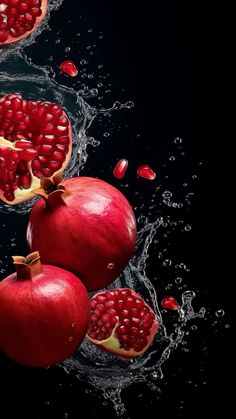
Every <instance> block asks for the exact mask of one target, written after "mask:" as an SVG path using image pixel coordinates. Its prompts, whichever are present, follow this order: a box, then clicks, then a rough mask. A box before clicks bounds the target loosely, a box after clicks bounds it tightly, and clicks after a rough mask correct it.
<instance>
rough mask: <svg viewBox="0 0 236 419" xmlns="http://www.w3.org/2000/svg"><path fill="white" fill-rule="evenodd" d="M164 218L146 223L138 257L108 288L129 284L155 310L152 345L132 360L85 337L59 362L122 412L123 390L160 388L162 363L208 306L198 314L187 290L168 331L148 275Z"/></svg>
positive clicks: (117, 410)
mask: <svg viewBox="0 0 236 419" xmlns="http://www.w3.org/2000/svg"><path fill="white" fill-rule="evenodd" d="M162 221H163V220H162V218H157V220H156V221H154V222H153V223H150V222H148V221H147V222H146V224H145V226H144V227H143V228H142V229H141V230H140V231H139V233H138V239H137V247H136V251H135V256H134V257H133V259H132V261H131V262H130V263H129V265H128V266H127V268H126V269H125V271H124V272H123V274H122V275H121V276H120V277H119V278H118V279H117V280H116V281H115V283H113V284H111V285H110V286H109V287H108V288H120V287H130V288H132V289H133V290H134V291H135V292H137V293H139V294H140V295H141V296H142V297H143V298H144V299H145V300H146V301H147V302H148V303H149V304H150V305H151V307H152V308H153V309H154V311H155V313H156V315H157V317H158V319H159V322H160V326H159V329H158V332H157V334H156V336H155V338H154V340H153V343H152V345H151V347H150V348H149V349H148V350H147V351H146V353H145V354H144V355H142V356H140V357H138V358H134V359H132V360H128V361H127V360H122V359H119V358H117V357H115V356H113V355H110V354H107V353H105V352H103V351H101V350H100V349H98V348H97V347H96V346H94V345H92V344H91V343H90V342H89V341H87V340H85V341H84V342H83V344H82V345H81V347H80V349H79V351H78V352H77V353H76V354H75V355H74V356H73V357H72V358H70V359H68V360H66V361H65V362H64V363H62V364H60V366H61V367H62V368H64V369H65V370H66V371H67V372H68V373H70V374H71V373H72V374H75V375H76V376H77V377H78V379H80V380H81V381H85V382H86V383H89V384H91V385H92V386H93V387H95V388H96V389H99V390H100V391H101V392H102V393H103V395H104V397H105V399H107V400H110V401H111V402H112V403H113V405H114V409H115V411H116V413H117V414H118V415H123V414H124V412H125V405H124V403H123V401H122V396H121V393H122V390H123V389H125V388H126V387H128V386H130V385H131V384H133V383H137V382H145V383H146V384H147V385H148V386H149V387H151V388H152V390H158V385H159V381H160V379H161V378H162V376H163V374H162V365H163V364H164V362H165V361H166V360H167V359H168V358H169V356H170V355H171V353H172V352H173V350H175V349H176V348H177V346H178V345H179V344H180V343H181V342H182V341H183V338H184V336H185V327H186V324H187V322H188V321H190V320H192V319H195V318H200V317H204V314H205V309H204V308H202V309H201V310H200V311H199V312H197V313H195V312H194V309H193V307H192V300H193V299H194V297H195V294H194V292H193V291H185V292H184V293H183V295H182V305H181V307H180V309H179V310H178V326H177V327H175V328H174V330H173V331H172V332H171V333H167V330H166V328H165V325H164V322H163V319H162V315H161V312H160V309H159V306H158V301H157V295H156V290H155V288H154V286H153V284H152V282H151V281H150V280H149V278H148V277H147V274H146V271H145V270H146V260H147V258H148V249H149V246H150V245H151V244H152V242H153V239H154V237H155V235H156V233H157V231H158V229H159V227H160V226H161V224H162Z"/></svg>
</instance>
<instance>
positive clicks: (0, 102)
mask: <svg viewBox="0 0 236 419" xmlns="http://www.w3.org/2000/svg"><path fill="white" fill-rule="evenodd" d="M71 143H72V129H71V124H70V121H69V119H68V117H67V115H66V113H65V112H64V110H63V109H62V108H61V107H60V106H58V105H57V104H55V103H52V102H46V101H42V102H32V101H27V100H25V99H23V98H22V96H21V95H19V94H8V95H5V96H3V97H1V98H0V199H2V200H3V201H4V202H6V203H7V204H9V205H15V204H18V203H20V202H23V201H26V200H29V199H32V198H34V197H35V196H36V195H35V193H34V192H33V190H34V189H36V188H39V187H40V184H41V179H42V178H49V179H50V178H52V177H53V176H55V175H60V174H62V172H63V170H64V169H65V167H66V166H67V164H68V162H69V159H70V155H71V149H72V145H71Z"/></svg>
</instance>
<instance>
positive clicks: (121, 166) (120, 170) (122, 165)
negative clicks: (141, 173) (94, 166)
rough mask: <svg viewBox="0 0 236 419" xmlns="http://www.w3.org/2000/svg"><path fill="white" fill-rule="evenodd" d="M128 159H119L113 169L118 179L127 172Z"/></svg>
mask: <svg viewBox="0 0 236 419" xmlns="http://www.w3.org/2000/svg"><path fill="white" fill-rule="evenodd" d="M128 164H129V162H128V160H126V159H121V160H119V161H118V163H117V165H116V166H115V168H114V170H113V175H114V176H115V178H116V179H122V178H123V177H124V175H125V173H126V170H127V168H128Z"/></svg>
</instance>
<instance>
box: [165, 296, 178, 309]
mask: <svg viewBox="0 0 236 419" xmlns="http://www.w3.org/2000/svg"><path fill="white" fill-rule="evenodd" d="M161 306H162V307H163V308H165V309H167V310H178V309H179V308H180V305H179V303H178V301H176V299H175V298H174V297H170V296H169V297H164V298H163V299H162V300H161Z"/></svg>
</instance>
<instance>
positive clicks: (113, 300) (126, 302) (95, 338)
mask: <svg viewBox="0 0 236 419" xmlns="http://www.w3.org/2000/svg"><path fill="white" fill-rule="evenodd" d="M90 307H91V309H90V325H89V329H88V332H87V338H88V339H89V340H90V342H92V343H94V344H95V345H97V346H98V347H99V348H101V349H104V350H106V351H108V352H110V353H111V354H113V355H117V356H119V357H121V358H133V357H136V356H139V355H142V354H143V353H144V352H145V351H146V350H147V348H148V347H149V346H150V344H151V342H152V340H153V338H154V336H155V334H156V332H157V329H158V326H159V321H158V319H157V317H156V315H155V313H154V311H153V310H152V309H151V308H150V307H149V305H148V304H147V303H146V302H145V301H144V300H143V299H142V298H141V297H140V296H139V295H138V294H136V292H134V291H132V290H130V289H128V288H117V289H113V290H107V291H103V292H99V293H98V294H95V295H94V296H93V297H92V299H91V302H90Z"/></svg>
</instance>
